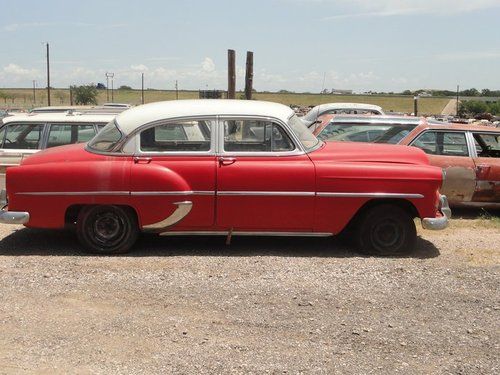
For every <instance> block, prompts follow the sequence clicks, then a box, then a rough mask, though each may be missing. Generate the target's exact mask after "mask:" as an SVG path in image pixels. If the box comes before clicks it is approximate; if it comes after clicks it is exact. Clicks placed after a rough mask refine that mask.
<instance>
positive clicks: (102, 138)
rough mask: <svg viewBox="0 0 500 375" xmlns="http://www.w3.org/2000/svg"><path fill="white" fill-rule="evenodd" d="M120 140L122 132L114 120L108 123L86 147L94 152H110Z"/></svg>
mask: <svg viewBox="0 0 500 375" xmlns="http://www.w3.org/2000/svg"><path fill="white" fill-rule="evenodd" d="M120 139H122V132H121V131H120V129H118V125H117V124H116V121H115V120H112V121H110V122H109V123H108V124H107V125H106V126H105V127H104V128H102V130H101V131H100V132H99V133H97V135H96V136H95V137H94V138H92V139H91V140H90V142H89V143H88V146H89V148H90V149H92V150H96V151H101V152H102V151H104V152H106V151H108V152H109V151H111V150H112V149H113V148H114V147H115V146H116V144H117V143H118V142H119V141H120Z"/></svg>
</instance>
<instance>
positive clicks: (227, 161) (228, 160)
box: [219, 156, 236, 166]
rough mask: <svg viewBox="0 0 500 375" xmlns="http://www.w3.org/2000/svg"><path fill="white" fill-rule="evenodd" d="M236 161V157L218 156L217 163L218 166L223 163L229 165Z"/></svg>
mask: <svg viewBox="0 0 500 375" xmlns="http://www.w3.org/2000/svg"><path fill="white" fill-rule="evenodd" d="M235 162H236V158H228V157H223V156H221V157H219V165H220V166H223V165H231V164H234V163H235Z"/></svg>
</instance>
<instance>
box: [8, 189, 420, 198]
mask: <svg viewBox="0 0 500 375" xmlns="http://www.w3.org/2000/svg"><path fill="white" fill-rule="evenodd" d="M16 194H17V195H36V196H52V195H58V196H75V195H132V196H170V195H184V196H185V195H208V196H213V195H218V196H219V195H220V196H269V197H277V196H286V197H314V196H318V197H325V198H328V197H330V198H413V199H420V198H424V196H423V195H422V194H407V193H343V192H336V193H331V192H318V193H315V192H313V191H217V192H216V191H203V190H181V191H132V192H128V191H41V192H20V193H16Z"/></svg>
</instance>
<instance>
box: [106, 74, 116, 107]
mask: <svg viewBox="0 0 500 375" xmlns="http://www.w3.org/2000/svg"><path fill="white" fill-rule="evenodd" d="M114 75H115V74H114V73H109V72H106V101H107V102H109V79H110V78H111V85H113V76H114ZM111 96H113V89H111ZM111 101H113V99H111Z"/></svg>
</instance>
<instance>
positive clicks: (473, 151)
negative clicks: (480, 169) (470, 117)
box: [465, 131, 477, 159]
mask: <svg viewBox="0 0 500 375" xmlns="http://www.w3.org/2000/svg"><path fill="white" fill-rule="evenodd" d="M465 139H466V140H467V148H468V149H469V157H471V158H474V159H475V158H477V148H476V143H475V142H474V135H473V134H472V132H470V131H466V132H465Z"/></svg>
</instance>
